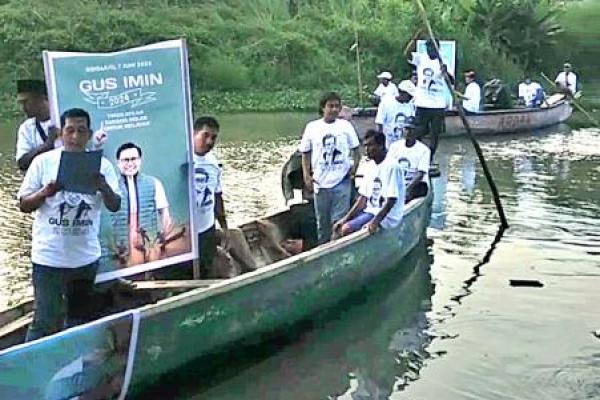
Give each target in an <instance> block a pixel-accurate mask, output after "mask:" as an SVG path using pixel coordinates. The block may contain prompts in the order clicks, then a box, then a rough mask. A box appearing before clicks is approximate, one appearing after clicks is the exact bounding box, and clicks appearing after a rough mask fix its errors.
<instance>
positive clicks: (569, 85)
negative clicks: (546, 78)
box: [554, 63, 578, 96]
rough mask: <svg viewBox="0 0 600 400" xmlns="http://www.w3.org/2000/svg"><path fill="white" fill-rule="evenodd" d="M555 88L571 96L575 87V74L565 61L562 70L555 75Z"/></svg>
mask: <svg viewBox="0 0 600 400" xmlns="http://www.w3.org/2000/svg"><path fill="white" fill-rule="evenodd" d="M554 83H556V88H557V89H559V90H561V91H563V92H566V93H567V94H570V95H571V96H573V95H574V94H575V93H576V92H577V90H578V88H577V74H576V73H575V72H573V69H572V67H571V64H569V63H565V64H564V65H563V70H562V71H561V72H560V73H559V74H558V75H557V76H556V79H555V80H554Z"/></svg>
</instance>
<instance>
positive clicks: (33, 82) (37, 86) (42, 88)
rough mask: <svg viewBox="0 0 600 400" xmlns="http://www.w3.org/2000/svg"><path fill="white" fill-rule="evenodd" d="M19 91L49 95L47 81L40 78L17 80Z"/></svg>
mask: <svg viewBox="0 0 600 400" xmlns="http://www.w3.org/2000/svg"><path fill="white" fill-rule="evenodd" d="M17 93H35V94H42V95H44V96H47V92H46V83H45V82H44V81H42V80H40V79H20V80H18V81H17Z"/></svg>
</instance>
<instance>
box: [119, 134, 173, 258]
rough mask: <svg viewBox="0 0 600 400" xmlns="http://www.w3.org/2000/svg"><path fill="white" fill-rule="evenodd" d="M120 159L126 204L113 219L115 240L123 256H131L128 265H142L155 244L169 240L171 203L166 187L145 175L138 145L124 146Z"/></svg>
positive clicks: (121, 188) (120, 148)
mask: <svg viewBox="0 0 600 400" xmlns="http://www.w3.org/2000/svg"><path fill="white" fill-rule="evenodd" d="M116 157H117V165H118V166H119V171H120V172H121V176H120V179H119V190H120V192H121V193H122V194H123V196H124V201H123V204H122V207H121V210H119V211H118V212H116V213H114V214H112V215H111V220H112V231H113V240H114V244H115V246H116V249H117V251H119V253H120V256H123V255H127V256H128V257H127V259H128V265H137V264H142V263H144V262H145V261H146V259H145V254H146V250H147V247H148V246H150V245H151V242H152V241H154V240H155V239H158V238H161V237H162V238H164V237H166V235H168V233H169V232H170V231H171V229H172V228H173V221H172V219H171V214H170V212H169V202H168V200H167V195H166V193H165V189H164V187H163V185H162V183H161V182H160V181H159V180H158V179H157V178H155V177H153V176H149V175H146V174H143V173H141V168H142V149H141V148H140V147H139V146H138V145H136V144H134V143H131V142H128V143H124V144H122V145H121V146H120V147H119V148H118V149H117V152H116Z"/></svg>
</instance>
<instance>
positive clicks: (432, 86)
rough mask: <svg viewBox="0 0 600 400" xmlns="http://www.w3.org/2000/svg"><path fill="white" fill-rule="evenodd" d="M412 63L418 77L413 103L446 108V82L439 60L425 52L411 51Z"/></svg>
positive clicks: (425, 106) (419, 105)
mask: <svg viewBox="0 0 600 400" xmlns="http://www.w3.org/2000/svg"><path fill="white" fill-rule="evenodd" d="M412 63H413V65H414V66H415V67H416V68H417V79H418V80H417V91H416V93H415V105H416V106H417V107H422V108H446V106H447V100H446V94H445V91H444V87H445V86H446V83H445V82H444V77H443V75H442V70H441V68H440V62H439V60H437V59H435V60H432V59H430V58H429V56H428V55H427V54H420V53H413V59H412Z"/></svg>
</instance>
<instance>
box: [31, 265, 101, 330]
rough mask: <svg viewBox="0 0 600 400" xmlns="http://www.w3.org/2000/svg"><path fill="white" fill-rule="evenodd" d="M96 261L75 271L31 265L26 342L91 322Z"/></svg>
mask: <svg viewBox="0 0 600 400" xmlns="http://www.w3.org/2000/svg"><path fill="white" fill-rule="evenodd" d="M97 270H98V261H95V262H93V263H91V264H88V265H84V266H83V267H78V268H55V267H48V266H45V265H40V264H35V263H34V264H33V294H34V300H33V302H34V303H33V304H34V314H33V322H32V323H31V326H30V327H29V330H28V331H27V337H26V339H25V341H31V340H35V339H38V338H41V337H43V336H47V335H51V334H53V333H56V332H59V331H61V330H63V329H64V328H65V327H67V328H68V327H71V326H75V325H78V324H81V323H84V322H87V321H88V320H89V319H90V315H89V314H90V313H89V306H90V305H91V304H93V296H92V294H93V290H94V280H95V279H96V272H97Z"/></svg>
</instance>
